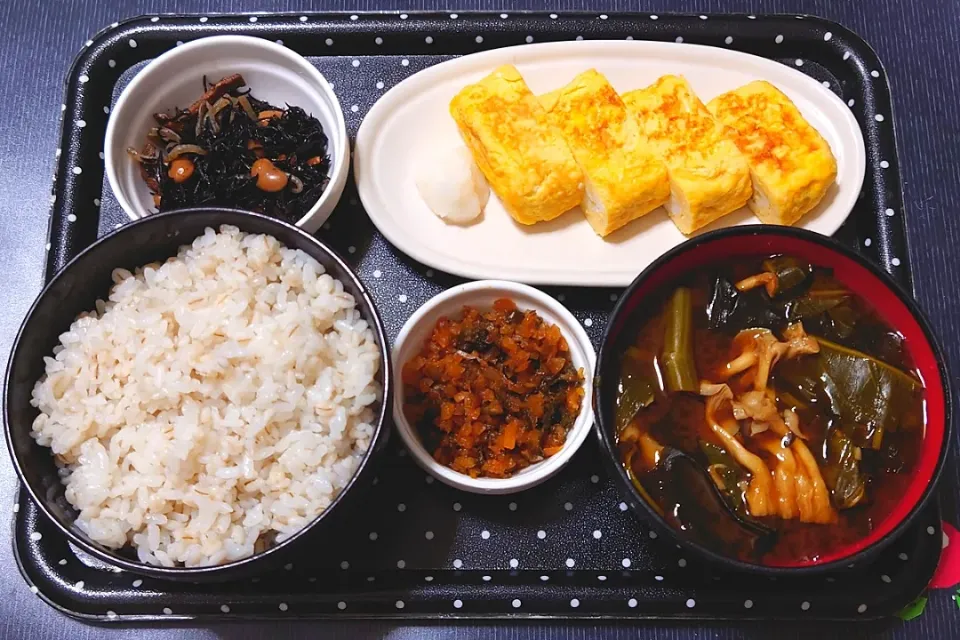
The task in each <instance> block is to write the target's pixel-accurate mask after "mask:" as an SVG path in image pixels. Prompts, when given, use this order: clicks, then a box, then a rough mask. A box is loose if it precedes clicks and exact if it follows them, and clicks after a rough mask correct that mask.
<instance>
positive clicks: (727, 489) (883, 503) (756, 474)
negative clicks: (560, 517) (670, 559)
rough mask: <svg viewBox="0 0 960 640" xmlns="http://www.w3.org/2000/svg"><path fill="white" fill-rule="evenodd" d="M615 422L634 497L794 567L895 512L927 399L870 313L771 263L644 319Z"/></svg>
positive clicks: (670, 300)
mask: <svg viewBox="0 0 960 640" xmlns="http://www.w3.org/2000/svg"><path fill="white" fill-rule="evenodd" d="M616 423H617V429H618V442H619V446H620V451H621V454H622V458H623V463H624V465H625V466H626V468H627V471H628V473H629V474H630V476H631V478H632V480H633V481H634V484H635V486H636V487H637V489H638V490H639V491H640V492H641V493H642V494H643V495H644V496H645V497H646V498H647V500H648V501H649V502H651V503H652V504H653V505H654V507H655V508H657V509H658V510H659V511H660V512H661V513H662V514H663V515H664V517H665V518H666V519H667V520H668V521H670V522H671V523H672V524H673V525H674V526H676V527H677V528H678V529H680V530H681V531H682V532H683V533H684V534H685V535H688V536H690V537H691V538H693V539H695V540H697V541H698V542H700V543H702V544H705V545H707V546H712V547H713V548H717V549H718V550H720V551H722V552H726V553H730V554H732V555H735V556H737V557H739V558H741V559H744V560H747V561H751V562H761V563H764V564H773V565H778V564H779V565H782V564H795V563H798V562H809V561H815V560H816V559H817V558H819V557H822V556H824V555H826V554H829V553H830V552H831V551H832V550H834V549H838V548H840V547H842V546H845V545H848V544H850V543H852V542H855V541H856V540H858V539H860V538H862V537H864V536H865V535H867V534H868V533H869V532H870V530H871V529H872V528H873V527H874V526H876V524H877V523H879V521H880V520H882V519H883V518H884V517H885V516H886V515H887V514H888V513H889V512H890V510H891V509H892V507H893V505H894V504H895V502H896V501H897V499H898V498H899V496H900V493H901V485H902V484H903V483H904V482H905V481H906V478H907V477H908V474H909V472H910V471H911V470H912V469H913V467H914V464H915V461H916V457H917V452H918V449H919V445H920V441H921V439H922V425H923V386H922V383H921V381H920V379H919V377H918V376H917V375H916V373H915V372H914V371H913V370H912V365H911V362H910V358H909V354H908V352H907V350H906V345H904V343H903V339H902V337H901V336H900V335H899V334H898V333H896V332H895V331H893V330H892V329H891V328H890V327H889V326H887V325H886V324H885V323H884V322H883V320H882V319H881V318H880V317H879V316H878V315H877V314H876V312H875V311H874V310H873V309H872V308H871V307H870V306H869V305H868V303H867V302H866V301H865V300H863V299H862V298H860V297H858V296H856V295H854V294H853V293H852V292H851V291H849V290H848V289H847V288H846V287H845V286H844V285H843V284H842V282H840V281H838V280H837V279H835V278H834V277H833V275H832V273H831V272H830V271H829V270H827V269H822V268H818V267H816V266H813V265H809V264H805V263H803V262H801V261H799V260H795V259H793V258H790V257H788V256H773V257H771V258H768V259H765V260H748V261H742V262H736V263H729V264H725V265H719V266H718V267H717V268H716V269H714V270H713V271H712V272H709V271H708V272H704V273H700V274H698V275H697V276H695V277H694V278H693V279H691V280H690V281H688V282H684V283H682V286H676V287H674V288H673V289H672V290H670V291H668V292H667V296H666V299H665V301H664V302H663V304H662V305H661V306H660V308H659V310H657V312H656V313H654V314H652V315H650V316H646V317H644V318H642V319H641V324H640V327H639V331H638V332H637V333H636V334H635V337H634V339H633V340H632V341H631V342H630V343H629V344H628V345H626V348H625V351H624V357H623V360H622V362H621V371H620V379H619V387H618V394H617V406H616Z"/></svg>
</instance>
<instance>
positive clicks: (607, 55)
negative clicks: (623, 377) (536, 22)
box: [354, 40, 866, 286]
mask: <svg viewBox="0 0 960 640" xmlns="http://www.w3.org/2000/svg"><path fill="white" fill-rule="evenodd" d="M507 63H511V64H515V65H516V66H517V68H518V69H519V70H520V73H521V74H523V77H524V78H525V79H526V81H527V84H529V85H530V88H531V90H532V91H533V92H534V93H536V94H538V95H539V94H542V93H545V92H547V91H550V90H553V89H556V88H558V87H560V86H562V85H564V84H566V83H567V82H569V81H570V80H571V79H572V78H573V77H574V76H575V75H577V74H578V73H580V72H582V71H585V70H587V69H589V68H591V67H593V68H596V69H597V70H599V71H600V72H601V73H603V74H604V75H605V76H606V77H607V78H608V79H609V80H610V82H611V84H613V86H614V87H615V88H616V89H617V91H619V92H621V93H622V92H626V91H629V90H632V89H636V88H640V87H645V86H647V85H649V84H651V83H653V82H654V81H655V80H656V79H657V78H658V77H660V76H662V75H664V74H668V73H672V74H681V75H683V76H686V78H687V80H689V81H690V84H691V85H693V88H694V90H695V91H696V92H697V95H698V96H699V97H700V99H701V100H703V101H704V102H707V101H709V100H710V99H712V98H713V97H715V96H717V95H719V94H721V93H723V92H725V91H729V90H731V89H735V88H736V87H739V86H741V85H743V84H746V83H748V82H751V81H753V80H767V81H769V82H771V83H773V84H774V85H776V86H777V87H778V88H779V89H780V90H781V91H783V92H784V93H785V94H787V95H788V96H789V97H790V99H791V100H793V101H794V102H795V103H796V105H797V107H798V108H799V109H800V112H801V113H802V114H803V116H804V117H805V118H806V119H807V120H808V121H809V122H810V124H812V125H813V126H814V127H815V128H816V129H817V130H818V131H820V133H821V134H822V135H823V137H824V138H826V139H827V142H828V143H829V144H830V148H831V149H832V150H833V153H834V155H835V156H836V158H837V164H838V173H837V182H836V184H835V185H834V186H833V187H832V188H831V189H830V191H828V192H827V195H826V196H825V197H824V199H823V201H822V202H821V203H820V204H819V206H817V208H816V209H814V210H813V211H811V212H810V213H808V214H807V215H806V216H804V217H803V218H802V220H801V221H800V225H799V226H801V227H803V228H806V229H810V230H811V231H816V232H818V233H822V234H824V235H830V234H832V233H834V232H835V231H836V230H837V229H838V228H839V227H840V225H841V224H842V223H843V221H844V220H845V219H846V218H847V216H848V215H849V214H850V212H851V211H852V209H853V206H854V204H855V203H856V201H857V197H858V196H859V194H860V188H861V186H862V184H863V176H864V171H865V168H866V151H865V149H864V144H863V135H862V133H861V131H860V127H859V125H858V124H857V121H856V119H855V118H854V117H853V114H852V113H851V112H850V109H849V108H848V107H847V106H846V105H845V104H844V103H843V101H841V100H840V98H838V97H837V96H836V95H834V93H833V92H832V91H830V90H829V89H827V88H825V87H824V86H823V85H821V84H820V83H819V82H817V81H816V80H814V79H813V78H810V77H808V76H806V75H804V74H803V73H801V72H799V71H797V70H795V69H791V68H789V67H787V66H785V65H783V64H780V63H779V62H774V61H772V60H767V59H765V58H759V57H757V56H752V55H749V54H745V53H740V52H738V51H730V50H727V49H721V48H717V47H707V46H702V45H692V44H675V43H664V42H641V41H625V40H624V41H614V40H607V41H586V40H584V41H572V42H550V43H543V44H529V45H520V46H516V47H506V48H502V49H494V50H492V51H484V52H481V53H475V54H472V55H469V56H464V57H462V58H457V59H454V60H448V61H446V62H443V63H441V64H438V65H436V66H434V67H430V68H429V69H425V70H423V71H421V72H419V73H417V74H416V75H413V76H411V77H410V78H407V79H406V80H404V81H403V82H401V83H400V84H398V85H397V86H395V87H393V88H392V89H390V91H388V92H387V93H386V94H384V95H383V97H382V98H380V100H379V101H377V103H376V104H375V105H374V106H373V108H372V109H370V112H369V113H368V114H367V116H366V118H365V119H364V121H363V123H362V124H361V126H360V131H359V132H358V133H357V142H356V146H355V157H354V173H355V177H356V180H357V186H358V189H359V192H360V198H361V200H362V202H363V206H364V208H365V209H366V211H367V213H368V214H369V215H370V218H371V219H372V220H373V222H374V224H376V225H377V228H378V229H380V232H381V233H383V235H384V236H386V238H387V239H388V240H389V241H390V242H391V243H393V244H394V245H395V246H396V247H397V248H398V249H400V250H401V251H403V252H404V253H406V254H407V255H409V256H410V257H412V258H414V259H415V260H418V261H419V262H422V263H423V264H426V265H429V266H431V267H435V268H437V269H441V270H443V271H447V272H449V273H453V274H456V275H460V276H463V277H466V278H475V279H482V278H495V279H501V280H514V281H518V282H527V283H531V284H552V285H579V286H625V285H627V284H629V283H630V282H632V281H633V279H634V278H635V277H636V275H637V274H638V273H639V272H640V271H641V270H643V268H644V267H646V266H647V265H649V264H650V263H651V262H652V261H653V260H655V259H656V258H657V257H658V256H660V255H661V254H663V253H664V252H665V251H667V250H669V249H670V248H672V247H674V246H676V245H678V244H680V243H681V242H683V241H684V240H685V239H686V238H685V236H684V235H683V234H681V233H680V232H679V231H678V230H677V228H676V227H675V226H674V225H673V223H672V222H671V221H670V219H669V218H668V217H667V214H666V212H665V211H664V210H663V209H662V208H660V209H657V210H656V211H653V212H651V213H650V214H648V215H646V216H644V217H643V218H641V219H639V220H636V221H634V222H632V223H630V224H628V225H627V226H626V227H624V228H622V229H620V230H618V231H616V232H615V233H613V234H611V235H610V236H608V237H607V238H606V239H601V238H600V237H599V236H597V235H596V234H595V233H594V232H593V231H592V229H591V228H590V225H589V224H587V221H586V220H585V219H584V217H583V214H582V213H581V212H580V210H579V208H577V209H574V210H572V211H568V212H567V213H565V214H564V215H562V216H560V217H559V218H557V219H555V220H552V221H550V222H546V223H540V224H537V225H534V226H531V227H524V226H521V225H518V224H516V223H514V221H513V219H512V218H511V217H510V216H509V215H508V214H507V213H506V211H504V209H503V207H502V205H501V204H500V202H499V201H498V200H497V198H496V196H495V195H493V194H491V197H490V202H489V203H488V204H487V208H486V211H485V212H484V215H483V217H482V218H481V219H480V220H479V221H478V222H476V223H474V224H472V225H469V226H457V225H451V224H447V223H445V222H443V221H442V220H440V219H439V218H437V217H436V216H435V215H433V213H432V212H431V211H430V209H429V208H428V207H427V205H426V204H425V203H424V202H423V200H422V199H421V198H420V195H419V193H418V191H417V187H416V185H415V183H414V172H415V168H416V166H417V164H418V162H420V160H421V158H422V157H423V154H426V153H430V151H431V150H432V149H436V148H437V147H438V146H449V145H452V144H455V143H457V142H458V141H459V139H460V138H459V133H458V131H457V127H456V124H455V123H454V122H453V118H451V117H450V113H449V111H448V105H449V103H450V100H451V99H452V98H453V96H454V95H455V94H456V93H457V92H458V91H460V89H462V88H463V87H464V86H465V85H467V84H469V83H471V82H476V81H477V80H479V79H480V78H482V77H483V76H485V75H487V74H488V73H490V72H491V71H492V70H493V69H494V68H495V67H497V66H498V65H501V64H507ZM758 222H759V221H758V220H757V219H756V217H754V216H753V214H752V213H750V211H749V209H746V208H744V209H741V210H739V211H735V212H733V213H732V214H730V215H728V216H726V217H724V218H722V219H720V220H718V221H717V222H715V223H713V224H711V225H709V226H708V227H706V228H705V229H703V230H701V231H700V233H702V232H703V231H708V230H711V229H716V228H720V227H726V226H731V225H734V224H756V223H758Z"/></svg>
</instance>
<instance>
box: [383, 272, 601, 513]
mask: <svg viewBox="0 0 960 640" xmlns="http://www.w3.org/2000/svg"><path fill="white" fill-rule="evenodd" d="M498 298H510V299H511V300H513V301H514V302H515V303H516V305H517V307H519V308H520V309H522V310H528V309H532V310H534V311H536V312H537V313H538V314H539V315H540V317H541V318H543V319H544V321H546V322H549V323H551V324H555V325H557V326H558V327H559V328H560V332H561V333H562V334H563V337H564V338H566V339H567V343H568V344H569V346H570V357H571V359H572V360H573V365H574V366H575V367H577V368H580V369H582V370H583V378H584V391H585V393H584V398H583V405H582V406H581V408H580V415H579V416H577V419H576V422H574V425H573V428H572V429H570V431H569V433H568V434H567V440H566V442H565V443H564V445H563V449H561V450H560V451H559V452H558V453H556V454H554V455H552V456H550V457H549V458H547V459H545V460H543V461H542V462H538V463H536V464H533V465H530V466H529V467H527V468H526V469H523V470H522V471H519V472H518V473H517V474H516V475H514V476H511V477H510V478H471V477H470V476H468V475H466V474H463V473H459V472H457V471H454V470H453V469H451V468H449V467H446V466H444V465H442V464H440V463H439V462H437V461H436V460H434V459H433V456H432V455H431V454H430V452H428V451H427V450H426V449H425V448H424V446H423V444H422V443H421V442H420V436H419V435H418V434H417V430H416V427H414V426H413V425H411V424H410V423H409V422H408V421H407V419H406V417H405V416H404V414H403V397H404V388H403V376H402V370H403V365H404V363H406V362H407V361H408V360H410V359H411V358H413V357H414V356H415V355H416V354H417V353H418V352H419V351H420V349H421V347H422V346H423V343H424V342H425V341H426V340H427V338H428V337H429V335H430V333H431V331H432V330H433V328H434V326H435V325H436V323H437V320H439V319H440V318H442V317H443V316H448V317H456V316H458V315H459V314H460V311H461V309H463V307H464V306H472V307H475V308H477V309H481V310H487V309H490V308H491V307H492V306H493V303H494V301H495V300H497V299H498ZM596 360H597V355H596V352H595V351H594V348H593V345H592V344H591V343H590V338H589V337H588V336H587V333H586V331H584V330H583V327H582V326H581V325H580V323H579V322H578V321H577V319H576V318H574V317H573V315H572V314H571V313H570V312H569V311H568V310H567V309H566V307H564V306H563V305H562V304H560V303H559V302H557V301H556V300H555V299H554V298H551V297H550V296H548V295H547V294H545V293H543V292H542V291H540V290H539V289H535V288H533V287H530V286H527V285H525V284H518V283H515V282H506V281H502V280H480V281H477V282H469V283H467V284H462V285H459V286H456V287H453V288H452V289H448V290H446V291H444V292H443V293H441V294H439V295H437V296H435V297H433V298H431V299H430V300H429V301H428V302H427V303H426V304H424V305H423V306H422V307H420V308H419V309H417V311H416V312H415V313H414V314H413V315H412V316H410V319H409V320H407V322H406V324H404V325H403V328H402V329H400V335H398V336H397V339H396V341H395V342H394V346H393V355H392V361H393V379H394V380H395V384H396V385H397V386H396V392H395V393H394V395H393V420H394V423H395V424H396V427H397V431H399V432H400V437H401V438H403V442H404V444H405V445H406V446H407V449H409V450H410V453H411V454H412V455H413V459H414V460H416V462H417V464H419V465H420V466H421V467H423V468H424V469H425V470H426V471H427V472H429V473H431V474H432V475H433V476H435V477H436V478H437V479H438V480H440V481H441V482H444V483H445V484H448V485H450V486H451V487H455V488H457V489H462V490H464V491H469V492H471V493H482V494H490V495H502V494H508V493H516V492H518V491H523V490H524V489H529V488H530V487H533V486H536V485H538V484H540V483H541V482H544V481H545V480H547V479H548V478H550V477H551V476H553V475H554V474H556V473H557V472H558V471H560V469H561V468H562V467H563V466H564V465H565V464H566V463H567V462H569V461H570V458H572V457H573V455H574V454H575V453H576V452H577V449H579V448H580V445H582V444H583V442H584V440H586V438H587V435H588V434H589V433H590V431H591V427H592V425H593V408H592V405H591V402H590V399H591V397H592V390H593V370H594V368H595V365H596Z"/></svg>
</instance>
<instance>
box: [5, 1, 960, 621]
mask: <svg viewBox="0 0 960 640" xmlns="http://www.w3.org/2000/svg"><path fill="white" fill-rule="evenodd" d="M520 9H538V10H553V11H558V10H568V11H570V10H573V11H583V10H591V11H592V10H595V11H598V12H599V11H604V12H614V11H643V12H647V13H651V12H652V13H666V12H668V11H676V12H690V13H710V12H723V11H737V12H745V13H764V12H768V13H810V14H815V15H820V16H822V17H825V18H829V19H833V20H836V21H838V22H841V23H843V24H845V25H846V26H848V27H851V28H852V29H854V30H855V31H857V32H859V33H860V34H861V35H862V36H863V37H864V38H865V39H866V40H867V41H868V42H869V43H871V44H872V45H873V47H874V48H875V49H876V50H877V52H878V54H879V55H880V58H881V59H882V60H883V61H884V63H885V67H886V70H887V72H888V74H889V76H890V81H891V84H892V91H893V96H894V103H895V105H894V106H895V119H896V120H895V121H896V124H897V132H898V141H899V151H900V158H901V167H902V171H903V183H904V192H905V203H906V214H907V227H908V235H909V241H910V258H911V260H912V261H913V266H914V271H913V273H914V276H915V279H916V293H917V297H918V299H919V301H920V303H921V305H922V307H923V308H924V309H925V310H926V311H927V312H928V313H929V314H930V316H931V319H932V321H933V324H934V326H935V329H936V330H937V331H938V333H939V335H940V336H941V338H942V341H943V343H944V346H945V347H946V350H947V352H948V357H949V359H950V360H951V361H952V362H953V363H958V362H960V339H958V338H957V334H958V331H957V329H958V328H960V313H958V312H960V303H958V296H957V294H956V288H957V285H958V282H960V277H958V276H960V252H958V251H957V250H956V246H957V244H958V241H960V216H958V215H957V214H956V213H955V211H954V208H955V202H956V201H957V200H958V199H960V124H958V121H957V115H958V111H960V109H958V103H960V82H958V79H957V77H958V75H957V64H958V63H960V5H958V4H957V2H956V1H955V0H954V1H950V0H915V1H906V2H901V1H899V0H809V1H804V0H792V1H791V0H773V1H766V2H760V1H744V0H695V1H683V0H661V1H660V2H645V1H644V2H637V1H634V2H626V1H623V0H593V1H592V2H591V1H590V0H564V1H561V2H556V1H551V2H547V1H543V0H541V2H537V0H521V1H518V2H507V1H504V0H472V1H470V2H456V3H448V2H440V1H437V0H419V1H418V2H410V3H398V2H395V1H392V0H361V1H343V0H339V1H334V2H310V1H309V0H275V1H273V2H256V1H255V0H206V1H195V2H189V1H187V0H168V1H166V2H161V1H158V0H156V1H152V2H151V1H137V0H40V2H38V3H29V2H14V1H13V0H0V28H2V29H3V31H4V35H3V37H2V38H0V105H3V107H4V117H0V291H3V292H4V300H3V302H4V308H5V312H4V313H2V314H0V353H2V354H3V356H2V357H3V358H4V360H5V359H6V357H7V354H8V353H9V350H10V346H11V344H12V341H13V338H14V335H15V333H16V330H17V327H18V326H19V323H20V321H21V320H22V318H23V315H24V314H25V313H26V311H27V308H28V306H29V304H30V302H31V301H32V300H33V298H34V296H35V295H36V294H37V292H39V290H40V286H41V278H42V273H43V260H44V244H45V242H46V239H45V232H46V221H47V216H48V215H49V187H50V179H51V176H52V175H53V167H54V150H55V149H56V147H57V138H58V129H59V120H60V110H59V109H57V108H56V105H57V104H59V103H60V101H61V96H62V81H63V78H64V77H65V76H66V73H67V68H68V66H69V64H70V62H71V60H72V59H73V56H74V55H75V54H76V53H77V51H79V49H80V47H81V46H82V44H83V42H84V41H85V40H87V39H88V38H89V37H90V36H91V35H92V34H93V33H95V32H96V31H98V30H99V29H100V28H102V27H103V26H105V25H107V24H109V23H112V22H115V21H117V20H119V19H122V18H126V17H132V16H136V15H139V14H157V13H212V12H242V11H364V10H382V11H401V10H402V11H405V12H408V13H415V12H417V11H426V10H441V11H460V12H464V11H468V10H486V11H493V10H496V11H510V10H513V11H516V10H520ZM953 371H954V373H956V371H957V369H956V367H954V369H953ZM956 382H957V381H956V375H954V380H953V383H954V387H956ZM958 488H960V470H958V469H957V468H956V466H955V465H951V466H950V467H949V468H948V469H947V472H946V474H945V477H944V490H943V495H944V498H945V499H944V502H945V507H946V512H947V513H948V514H950V516H951V518H955V514H956V509H955V505H956V500H955V496H956V494H957V489H958ZM16 491H17V482H16V477H15V475H14V472H13V468H12V465H11V464H10V463H9V460H8V459H7V454H6V451H5V450H4V452H3V453H0V513H6V514H10V513H11V507H12V504H13V502H14V498H15V496H16ZM8 517H9V516H8ZM954 521H955V520H954ZM10 531H11V528H10V527H9V526H8V527H3V528H0V567H2V569H0V637H2V638H38V639H39V638H70V639H77V640H79V639H83V638H96V637H101V636H105V637H110V638H121V637H123V638H142V639H144V640H147V639H151V640H152V639H157V640H160V639H164V640H166V639H171V638H181V637H198V638H250V639H254V638H279V637H297V638H300V637H303V638H315V637H329V638H367V637H370V638H380V637H389V638H426V637H440V638H477V637H484V638H487V637H491V638H497V639H500V640H512V639H518V640H519V639H523V640H527V639H530V640H534V639H540V638H569V639H575V638H600V637H603V638H637V637H641V638H664V639H667V638H669V639H677V640H680V639H693V638H698V639H699V638H708V637H709V638H739V637H765V636H771V637H773V636H776V637H778V638H784V639H786V638H794V637H796V638H799V637H807V636H812V635H817V636H819V637H821V638H827V637H835V636H836V637H840V636H843V637H846V638H859V637H884V638H908V637H923V638H944V639H946V638H956V637H960V631H958V629H960V611H958V608H957V605H955V604H954V602H953V601H952V600H951V599H950V597H949V595H948V594H947V593H946V592H937V593H935V594H934V595H933V596H932V597H931V600H930V604H929V606H928V607H927V611H926V613H925V614H924V615H923V617H922V618H920V619H918V620H916V621H914V622H911V623H907V624H903V623H900V622H899V621H897V620H891V621H886V622H880V623H863V624H859V625H853V624H846V625H837V624H832V625H811V624H806V625H802V626H801V625H797V624H794V623H785V624H778V625H773V624H751V625H731V624H709V623H699V624H692V623H687V624H666V623H643V622H641V623H620V624H609V623H604V624H594V623H570V622H559V623H515V622H514V623H491V624H483V625H478V624H470V623H460V624H455V625H452V624H443V625H441V624H439V623H422V624H415V625H409V624H407V625H402V624H399V623H395V622H386V621H385V622H336V623H317V622H314V623H310V622H295V621H291V622H289V623H242V624H236V623H235V624H229V625H228V624H222V625H210V626H205V627H191V626H178V627H170V626H166V627H120V628H116V627H110V628H107V627H98V626H93V625H89V624H84V623H81V622H77V621H75V620H72V619H70V618H67V617H65V616H63V615H61V614H59V613H57V612H55V611H54V610H53V609H51V608H49V607H47V606H46V605H45V604H44V603H43V602H42V601H41V600H40V599H39V598H37V597H36V596H35V595H33V594H31V593H30V591H29V590H28V588H27V586H26V584H25V583H24V582H23V580H22V579H21V577H20V575H19V573H18V571H17V568H16V565H15V561H14V559H13V557H12V549H11V544H10Z"/></svg>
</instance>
